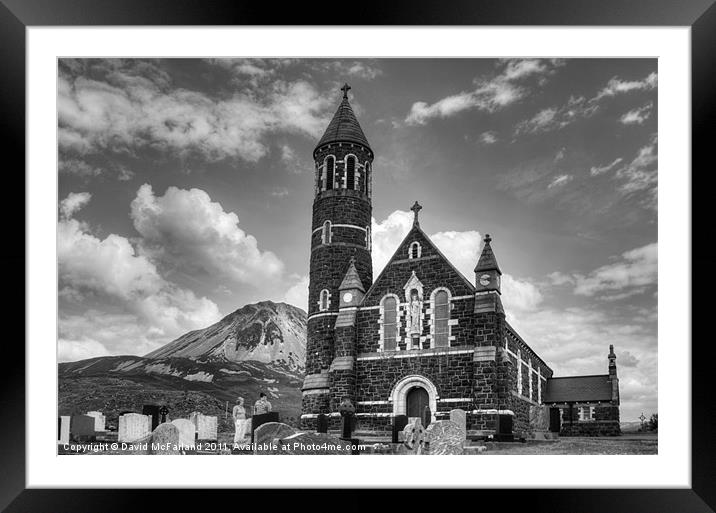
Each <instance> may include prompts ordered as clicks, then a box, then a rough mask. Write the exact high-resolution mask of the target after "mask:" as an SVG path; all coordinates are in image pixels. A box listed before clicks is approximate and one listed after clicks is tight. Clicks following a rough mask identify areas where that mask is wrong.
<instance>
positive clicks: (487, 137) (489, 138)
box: [480, 131, 497, 144]
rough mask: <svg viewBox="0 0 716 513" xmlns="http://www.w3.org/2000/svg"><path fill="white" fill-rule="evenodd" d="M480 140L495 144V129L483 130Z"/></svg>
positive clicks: (484, 142)
mask: <svg viewBox="0 0 716 513" xmlns="http://www.w3.org/2000/svg"><path fill="white" fill-rule="evenodd" d="M480 142H481V143H483V144H495V143H496V142H497V133H496V132H493V131H488V132H482V133H481V134H480Z"/></svg>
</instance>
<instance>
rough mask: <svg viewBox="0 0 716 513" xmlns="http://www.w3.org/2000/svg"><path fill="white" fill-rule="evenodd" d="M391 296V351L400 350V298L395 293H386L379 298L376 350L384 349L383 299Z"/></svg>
mask: <svg viewBox="0 0 716 513" xmlns="http://www.w3.org/2000/svg"><path fill="white" fill-rule="evenodd" d="M389 297H392V298H394V299H395V349H392V350H391V351H400V345H399V342H400V298H399V297H398V295H397V294H392V293H388V294H386V295H385V296H383V298H382V299H381V300H380V317H379V318H378V333H379V338H378V351H379V352H382V351H386V349H385V336H384V335H385V333H384V330H383V323H384V322H385V301H386V300H387V299H388V298H389Z"/></svg>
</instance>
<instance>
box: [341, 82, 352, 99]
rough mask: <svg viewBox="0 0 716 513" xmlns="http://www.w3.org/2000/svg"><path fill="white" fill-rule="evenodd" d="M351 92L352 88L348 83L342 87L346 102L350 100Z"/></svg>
mask: <svg viewBox="0 0 716 513" xmlns="http://www.w3.org/2000/svg"><path fill="white" fill-rule="evenodd" d="M350 90H351V86H349V85H348V83H347V82H346V83H345V84H343V87H341V91H343V99H344V100H347V99H348V91H350Z"/></svg>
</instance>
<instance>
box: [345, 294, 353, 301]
mask: <svg viewBox="0 0 716 513" xmlns="http://www.w3.org/2000/svg"><path fill="white" fill-rule="evenodd" d="M351 301H353V294H351V293H350V292H346V293H345V294H343V302H344V303H350V302H351Z"/></svg>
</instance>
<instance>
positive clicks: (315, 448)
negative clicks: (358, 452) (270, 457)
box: [263, 433, 351, 455]
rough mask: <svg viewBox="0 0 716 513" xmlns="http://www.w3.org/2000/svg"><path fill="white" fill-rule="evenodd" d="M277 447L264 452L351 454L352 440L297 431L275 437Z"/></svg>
mask: <svg viewBox="0 0 716 513" xmlns="http://www.w3.org/2000/svg"><path fill="white" fill-rule="evenodd" d="M274 442H275V444H276V445H277V448H276V449H275V450H274V449H271V450H269V451H266V452H265V453H263V454H303V455H308V454H351V442H350V441H347V440H341V439H340V438H336V437H334V436H331V435H326V434H323V433H296V434H295V435H291V436H288V437H285V438H276V439H274Z"/></svg>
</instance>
